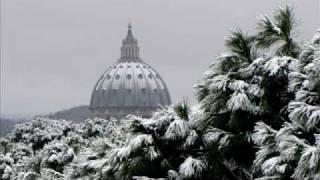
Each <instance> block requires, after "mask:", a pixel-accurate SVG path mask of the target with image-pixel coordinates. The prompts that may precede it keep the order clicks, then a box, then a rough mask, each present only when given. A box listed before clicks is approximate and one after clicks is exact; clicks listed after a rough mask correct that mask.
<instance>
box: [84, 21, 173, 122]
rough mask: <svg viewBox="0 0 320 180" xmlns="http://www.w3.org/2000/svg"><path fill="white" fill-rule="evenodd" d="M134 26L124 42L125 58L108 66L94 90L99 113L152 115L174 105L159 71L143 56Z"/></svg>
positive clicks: (92, 104) (92, 105) (94, 108)
mask: <svg viewBox="0 0 320 180" xmlns="http://www.w3.org/2000/svg"><path fill="white" fill-rule="evenodd" d="M131 28H132V27H131V25H130V26H129V27H128V34H127V37H126V38H125V39H124V40H123V41H122V47H121V58H120V59H119V60H118V62H117V63H116V64H114V65H112V66H110V67H109V68H107V70H106V71H105V72H104V74H103V75H102V76H101V77H100V79H99V80H98V82H97V83H96V85H95V87H94V89H93V92H92V96H91V102H90V109H91V110H92V111H93V112H94V114H95V115H97V116H101V117H107V116H114V117H123V116H125V115H127V114H135V115H142V116H150V115H151V114H152V112H154V111H155V110H156V109H158V108H159V107H160V106H165V105H170V104H171V99H170V94H169V91H168V89H167V86H166V84H165V82H164V81H163V80H162V78H161V76H160V75H159V73H157V72H156V71H155V70H154V69H153V68H152V67H151V66H149V65H148V64H146V63H145V62H144V61H143V60H142V59H140V56H139V47H138V41H137V40H136V39H135V38H134V37H133V33H132V31H131Z"/></svg>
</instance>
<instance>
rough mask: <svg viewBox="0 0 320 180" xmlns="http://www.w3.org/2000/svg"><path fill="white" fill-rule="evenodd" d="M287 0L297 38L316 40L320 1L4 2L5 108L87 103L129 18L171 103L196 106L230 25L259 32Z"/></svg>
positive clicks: (44, 109)
mask: <svg viewBox="0 0 320 180" xmlns="http://www.w3.org/2000/svg"><path fill="white" fill-rule="evenodd" d="M200 2H201V3H200ZM286 4H290V5H292V6H293V8H294V9H295V16H296V18H297V20H298V27H297V33H296V35H297V38H298V40H299V41H300V42H304V41H307V40H309V39H311V38H312V36H313V34H314V33H315V32H316V30H317V29H318V28H320V4H319V0H309V1H305V0H295V1H294V0H270V1H257V0H247V1H231V0H203V1H192V0H161V1H156V0H136V1H132V0H109V1H104V0H67V1H65V0H28V1H24V0H10V1H1V76H0V77H1V99H0V100H1V106H0V112H1V114H2V115H3V114H13V115H17V114H21V115H28V114H29V115H36V114H44V113H48V112H55V111H59V110H62V109H66V108H70V107H74V106H79V105H86V104H88V103H89V100H90V96H91V91H92V89H93V87H94V84H95V83H96V81H97V80H98V78H99V77H100V75H101V74H102V73H103V72H104V71H105V69H106V68H107V67H108V66H111V65H112V64H114V63H116V61H117V60H118V59H119V57H120V45H121V41H122V39H123V38H124V37H125V35H126V32H127V24H128V22H132V24H133V33H134V36H135V37H136V38H137V39H138V42H139V46H140V48H141V57H142V59H143V60H144V61H145V62H146V63H148V64H149V65H150V66H152V67H153V68H155V69H156V70H157V71H158V72H159V73H160V74H161V76H162V77H163V79H164V80H165V82H166V84H167V86H168V88H169V90H170V93H171V98H172V100H173V102H178V101H181V100H183V98H186V97H188V99H189V101H190V103H191V104H193V103H194V102H196V101H195V98H194V96H193V95H194V91H193V89H192V86H193V84H195V83H196V82H197V80H199V79H200V77H201V76H202V74H203V73H204V72H205V71H206V70H207V69H208V65H209V64H210V63H212V62H213V60H214V59H215V57H216V56H217V55H219V53H221V52H223V50H224V47H223V45H224V38H225V37H226V36H228V35H229V32H230V29H233V28H237V27H240V28H241V29H242V30H243V31H249V32H253V31H254V28H255V22H256V19H257V17H259V16H260V15H261V14H267V15H270V16H271V13H272V12H273V11H274V10H275V8H277V7H278V6H284V5H286ZM1 114H0V115H1Z"/></svg>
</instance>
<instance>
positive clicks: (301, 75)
mask: <svg viewBox="0 0 320 180" xmlns="http://www.w3.org/2000/svg"><path fill="white" fill-rule="evenodd" d="M289 77H290V86H289V90H290V91H294V92H295V100H294V101H292V102H290V103H289V118H290V123H285V124H284V125H283V127H282V128H281V129H280V130H274V129H272V128H271V127H270V126H268V125H266V124H264V123H262V122H260V123H258V124H257V126H256V127H255V134H254V140H255V142H256V144H257V145H258V146H259V149H260V150H259V151H258V152H257V155H256V159H255V161H254V164H255V166H256V167H257V168H258V169H259V170H260V171H261V172H262V174H259V176H261V177H262V178H264V179H268V178H269V179H270V178H272V177H273V178H276V179H296V180H300V179H310V180H311V179H320V93H319V92H320V31H319V32H318V34H317V35H316V36H315V37H314V39H313V41H312V42H311V43H309V44H307V45H306V46H305V47H304V48H303V50H302V53H301V55H300V58H299V63H298V66H297V67H296V69H295V71H294V72H291V73H290V74H289Z"/></svg>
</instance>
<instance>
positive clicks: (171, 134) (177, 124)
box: [164, 119, 190, 140]
mask: <svg viewBox="0 0 320 180" xmlns="http://www.w3.org/2000/svg"><path fill="white" fill-rule="evenodd" d="M189 131H190V129H189V126H188V122H187V121H186V120H181V119H176V120H174V121H173V122H172V123H171V124H170V125H169V127H168V129H167V131H166V133H165V135H164V137H165V138H166V139H169V140H178V139H184V138H186V137H187V135H188V133H189Z"/></svg>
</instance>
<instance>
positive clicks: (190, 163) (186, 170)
mask: <svg viewBox="0 0 320 180" xmlns="http://www.w3.org/2000/svg"><path fill="white" fill-rule="evenodd" d="M205 169H206V164H205V163H204V162H203V161H202V160H200V159H196V158H192V157H188V158H187V159H186V160H185V161H184V162H183V163H182V164H181V165H180V167H179V174H180V176H181V178H182V179H189V178H200V177H201V175H202V172H203V171H205Z"/></svg>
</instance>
